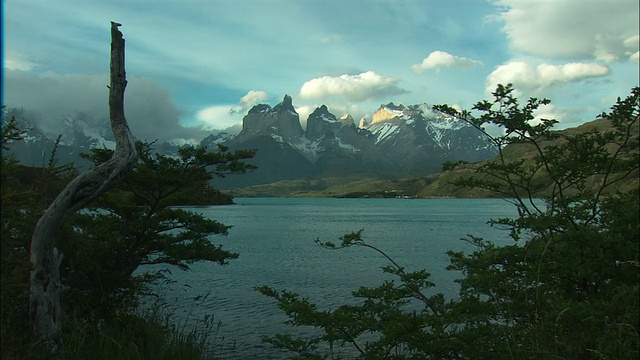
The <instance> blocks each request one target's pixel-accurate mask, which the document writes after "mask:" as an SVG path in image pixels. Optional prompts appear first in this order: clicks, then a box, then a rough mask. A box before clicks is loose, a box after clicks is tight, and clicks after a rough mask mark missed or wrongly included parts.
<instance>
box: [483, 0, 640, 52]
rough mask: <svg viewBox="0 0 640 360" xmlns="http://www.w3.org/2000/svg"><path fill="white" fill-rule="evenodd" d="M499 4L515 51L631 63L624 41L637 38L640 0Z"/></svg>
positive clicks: (516, 0)
mask: <svg viewBox="0 0 640 360" xmlns="http://www.w3.org/2000/svg"><path fill="white" fill-rule="evenodd" d="M496 4H497V5H500V6H504V10H503V11H502V12H500V14H499V15H498V17H499V19H501V20H502V21H503V22H504V24H505V25H504V27H503V31H504V32H505V33H506V34H507V37H508V40H509V45H510V47H511V48H512V49H513V50H515V51H518V52H522V53H524V54H528V55H534V56H540V57H549V58H574V59H596V60H599V61H605V62H612V61H616V60H626V59H628V58H629V55H631V54H627V51H629V50H628V48H627V47H626V46H625V41H626V40H628V39H629V38H631V37H633V36H637V35H638V18H639V14H638V3H637V0H616V1H587V2H585V1H584V0H563V1H523V0H500V1H497V2H496ZM636 46H637V45H636ZM635 51H637V49H636V50H635Z"/></svg>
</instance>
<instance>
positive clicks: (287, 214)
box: [162, 198, 516, 359]
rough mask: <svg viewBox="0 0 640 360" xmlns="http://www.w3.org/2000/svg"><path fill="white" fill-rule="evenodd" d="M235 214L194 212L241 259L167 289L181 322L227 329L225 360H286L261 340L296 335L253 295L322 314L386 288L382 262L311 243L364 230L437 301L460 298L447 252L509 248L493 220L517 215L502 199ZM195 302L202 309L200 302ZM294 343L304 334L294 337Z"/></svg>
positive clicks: (267, 208)
mask: <svg viewBox="0 0 640 360" xmlns="http://www.w3.org/2000/svg"><path fill="white" fill-rule="evenodd" d="M235 201H236V203H237V205H230V206H212V207H195V208H189V209H190V210H192V211H196V212H199V213H202V214H203V215H204V216H206V217H209V218H212V219H216V220H219V221H221V222H223V223H225V224H227V225H232V226H233V228H232V229H231V230H230V232H229V235H228V236H226V237H221V236H215V237H212V238H211V241H212V242H214V243H216V244H223V245H224V247H225V248H226V249H228V250H231V251H234V252H237V253H239V254H240V257H239V258H238V259H236V260H232V261H231V263H230V265H229V266H225V267H221V266H218V265H215V264H204V263H202V264H201V263H198V264H194V265H193V266H192V269H191V271H188V272H183V271H180V270H178V269H171V272H172V276H171V279H172V280H173V281H174V282H173V283H171V284H169V285H166V286H165V287H163V288H162V292H163V293H164V294H165V295H166V300H167V302H168V303H169V305H170V306H172V307H173V309H174V315H175V317H176V320H177V321H179V322H183V321H186V322H187V323H189V322H192V321H196V320H198V319H203V318H204V317H205V316H207V315H212V316H213V317H214V318H215V319H216V321H221V322H222V325H221V326H220V329H219V331H218V332H217V334H216V336H215V338H214V339H212V343H213V344H214V347H216V348H217V349H216V352H217V353H218V354H220V355H222V357H223V358H226V359H278V358H285V356H284V354H279V353H278V352H276V351H275V350H273V349H272V348H271V347H270V346H269V345H266V344H262V343H261V341H260V336H261V335H270V334H274V333H277V332H293V330H292V329H290V328H288V327H286V326H284V325H282V322H283V321H284V320H286V317H285V316H284V315H283V314H282V313H281V312H280V310H279V309H278V308H277V306H276V305H275V303H274V301H273V300H272V299H270V298H267V297H265V296H263V295H261V294H259V293H258V292H256V291H255V290H254V288H255V287H257V286H261V285H269V286H272V287H275V288H277V289H287V290H291V291H294V292H297V293H299V294H301V295H303V296H305V297H309V298H310V299H311V300H312V301H313V302H315V303H317V304H318V305H319V306H320V307H321V308H329V307H333V306H337V305H339V304H343V303H345V302H350V301H353V300H352V298H351V297H350V294H351V291H353V290H356V289H357V288H358V287H359V286H361V285H376V284H379V283H380V282H381V281H382V280H384V279H388V278H389V277H388V275H385V274H383V273H382V271H381V270H380V268H381V267H382V266H384V265H387V262H386V260H385V259H384V258H383V257H382V256H381V255H379V254H377V253H375V252H374V251H372V250H369V249H366V248H360V247H354V248H348V249H343V250H337V251H332V250H326V249H323V248H321V247H319V246H318V245H316V244H315V243H314V240H316V239H318V238H319V239H320V240H322V241H334V242H336V243H338V242H339V240H338V238H339V237H340V236H341V235H344V234H346V233H348V232H352V231H357V230H359V229H364V240H365V241H366V242H368V243H369V244H371V245H375V246H377V247H378V248H380V249H382V250H383V251H385V252H386V253H387V254H388V255H390V256H391V257H392V258H394V259H395V261H396V262H398V263H399V264H400V265H403V266H405V267H406V268H407V269H408V270H418V269H422V268H425V269H427V271H429V272H430V273H431V274H432V277H431V281H433V282H435V283H436V286H437V289H435V290H434V292H442V293H444V294H445V295H447V296H455V293H456V291H457V287H456V285H455V283H454V280H455V279H456V278H457V277H458V276H459V274H457V273H453V272H450V271H446V270H445V267H446V266H447V265H449V260H448V257H447V255H446V251H447V250H465V251H469V250H471V249H472V247H471V245H469V244H468V243H466V242H464V241H461V240H460V239H461V238H463V237H465V236H467V235H468V234H472V235H474V236H481V237H484V238H486V239H491V240H492V241H494V242H498V243H507V242H509V239H508V236H507V235H508V234H507V232H506V231H504V230H499V229H496V228H492V227H490V226H489V225H487V224H486V223H487V221H488V220H489V219H491V218H499V217H514V216H516V210H515V208H514V207H513V206H512V205H511V204H509V203H507V202H505V201H504V200H499V199H424V200H414V199H410V200H409V199H271V198H238V199H236V200H235ZM196 299H197V300H196ZM296 331H297V332H298V333H300V332H301V331H302V332H304V331H305V330H304V329H298V330H296Z"/></svg>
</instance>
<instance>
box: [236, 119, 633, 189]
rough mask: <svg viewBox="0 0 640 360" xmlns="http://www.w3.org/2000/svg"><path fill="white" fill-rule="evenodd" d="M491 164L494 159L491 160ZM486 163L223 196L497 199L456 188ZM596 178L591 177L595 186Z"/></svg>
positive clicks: (629, 183)
mask: <svg viewBox="0 0 640 360" xmlns="http://www.w3.org/2000/svg"><path fill="white" fill-rule="evenodd" d="M610 128H611V124H610V122H609V121H608V120H605V119H599V120H595V121H591V122H588V123H585V124H583V125H581V126H578V127H576V128H570V129H565V130H560V131H558V132H557V133H559V134H565V135H576V134H580V133H584V132H588V131H605V130H607V129H610ZM559 141H562V140H561V139H558V138H555V139H551V140H544V141H542V142H540V144H541V146H543V147H546V146H549V145H554V144H557V143H558V142H559ZM503 153H504V156H505V159H506V161H507V162H510V161H514V160H520V159H521V160H524V164H525V165H533V157H534V156H535V154H536V149H535V148H534V146H533V145H532V144H529V143H524V144H521V143H519V144H510V145H508V146H507V147H505V148H504V152H503ZM494 161H495V160H494ZM484 164H486V162H478V163H472V164H463V165H459V166H457V167H455V168H454V169H453V170H449V171H446V172H443V173H437V174H429V175H425V176H424V177H418V178H410V179H397V180H384V179H377V178H370V177H330V178H322V179H297V180H283V181H278V182H275V183H272V184H265V185H256V186H250V187H246V188H240V189H233V190H229V191H228V192H227V193H229V194H231V195H233V196H237V197H376V198H383V197H410V198H431V197H459V198H481V197H498V196H499V194H497V193H493V192H490V191H488V190H484V189H479V188H470V187H463V186H460V185H459V184H458V183H459V182H460V181H462V180H463V179H466V178H469V177H473V178H486V177H488V176H489V175H487V174H482V173H479V172H478V170H479V169H481V168H482V166H483V165H484ZM638 177H639V174H638V173H637V172H636V173H633V174H630V175H629V176H628V177H627V178H626V180H625V181H623V182H620V183H619V184H618V186H617V188H618V189H619V190H621V191H625V190H628V189H631V188H634V187H637V186H638ZM597 179H598V178H597V177H594V178H593V183H592V184H593V185H594V186H595V184H596V181H597ZM532 182H534V183H536V184H537V185H538V186H539V187H540V190H539V192H538V195H542V194H544V193H547V192H549V191H551V188H550V187H551V186H553V185H552V182H551V180H550V179H549V178H548V176H547V175H546V174H545V173H544V172H542V171H541V172H539V173H538V174H536V176H535V177H534V178H533V179H532Z"/></svg>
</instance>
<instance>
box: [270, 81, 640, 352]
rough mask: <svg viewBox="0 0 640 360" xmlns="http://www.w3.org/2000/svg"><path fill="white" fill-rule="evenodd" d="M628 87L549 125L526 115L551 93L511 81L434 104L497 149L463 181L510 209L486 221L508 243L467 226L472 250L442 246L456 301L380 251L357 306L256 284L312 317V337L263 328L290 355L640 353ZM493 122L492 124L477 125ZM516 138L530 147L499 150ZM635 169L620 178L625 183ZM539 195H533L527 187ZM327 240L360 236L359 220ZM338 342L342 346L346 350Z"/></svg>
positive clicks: (635, 100)
mask: <svg viewBox="0 0 640 360" xmlns="http://www.w3.org/2000/svg"><path fill="white" fill-rule="evenodd" d="M639 93H640V90H639V89H638V88H634V89H632V91H631V94H630V95H629V96H628V97H626V98H624V99H618V101H617V103H616V104H615V105H613V106H612V108H611V112H610V113H603V114H602V115H601V118H602V119H603V121H606V122H608V126H606V127H605V128H601V129H595V130H591V131H585V132H577V133H576V132H573V133H571V132H565V133H558V132H554V131H552V127H553V126H554V125H555V124H556V123H557V121H555V120H549V119H542V120H539V121H535V114H536V110H537V109H538V108H539V107H540V106H541V105H546V104H548V103H549V100H546V99H542V100H539V99H535V98H532V99H529V100H528V101H527V102H526V103H525V104H524V105H521V104H520V103H519V101H518V100H517V99H516V98H515V97H514V96H513V88H512V87H511V85H507V86H498V88H497V89H496V91H495V92H494V93H493V97H494V99H493V101H482V102H479V103H477V104H476V105H475V106H474V107H473V109H472V110H473V113H472V112H470V111H462V112H460V111H457V110H455V109H453V108H451V107H448V106H446V105H442V106H437V107H435V108H436V109H438V110H440V111H442V112H445V113H448V114H450V115H454V116H457V117H459V118H461V119H464V120H466V121H467V122H469V123H470V124H472V125H473V126H475V127H476V128H477V129H478V130H479V131H481V132H483V133H484V134H485V135H487V136H489V137H490V138H491V140H492V141H493V142H494V144H495V146H496V148H497V150H498V155H497V157H496V158H495V159H494V160H493V161H489V162H486V163H485V164H483V165H482V166H479V167H477V171H478V173H477V174H473V175H472V176H470V177H468V178H466V179H464V180H463V181H461V182H460V183H459V185H460V186H471V187H482V188H485V189H489V190H492V191H494V192H497V193H501V194H503V195H504V196H505V198H508V199H510V201H512V202H513V204H514V206H516V207H517V209H518V214H519V216H518V217H516V218H513V219H511V218H506V219H494V220H492V221H491V225H495V226H501V227H505V228H507V229H509V231H510V234H511V237H512V239H513V243H512V244H510V245H505V246H498V245H495V244H493V243H492V241H491V239H488V240H485V239H482V238H477V237H473V236H470V237H469V238H468V239H466V241H469V242H470V243H472V244H474V245H475V246H476V247H475V249H476V250H475V251H473V252H471V253H463V252H449V253H448V254H449V257H450V260H451V265H450V266H449V267H448V269H449V270H457V271H460V272H461V273H462V276H463V277H462V278H461V279H460V280H459V284H460V286H461V289H460V293H459V296H458V297H457V298H456V299H445V298H444V297H443V296H442V295H441V294H438V295H433V296H426V295H424V289H426V288H429V287H432V286H434V284H433V283H431V282H430V281H429V280H428V277H429V274H428V273H427V271H426V270H420V271H415V272H409V271H407V270H405V269H404V268H403V267H402V266H400V265H398V264H396V263H395V262H394V261H393V260H392V259H390V258H388V257H387V258H388V260H389V261H390V265H389V266H388V267H386V268H384V271H385V272H388V273H391V274H393V275H395V276H396V279H395V280H393V281H391V280H390V281H386V282H385V283H383V284H382V285H380V286H378V287H371V288H367V287H362V288H360V289H359V290H357V291H355V292H354V293H353V295H354V297H355V298H356V299H357V300H358V303H357V305H342V306H340V307H338V308H336V309H333V310H323V311H320V310H318V308H317V307H316V306H315V305H314V304H313V303H312V302H311V301H310V300H309V299H306V298H304V297H301V296H300V295H298V294H295V293H293V292H290V291H278V290H275V289H272V288H269V287H261V288H259V289H258V290H259V291H260V292H262V293H263V294H265V295H267V296H269V297H272V298H274V299H275V300H276V301H277V303H278V306H279V307H280V308H281V309H282V310H283V311H284V312H285V313H286V314H287V315H288V316H289V323H290V324H291V325H293V326H303V325H304V326H312V327H315V328H317V329H318V335H317V336H315V337H307V338H296V337H293V336H285V335H277V336H274V337H269V338H266V339H265V340H266V341H267V342H269V343H271V344H273V345H274V346H276V347H278V348H283V349H287V350H289V351H292V352H294V353H296V354H297V355H295V356H293V357H292V358H296V359H326V358H340V355H337V352H335V351H334V349H335V348H336V347H341V348H342V347H347V348H350V349H351V352H347V355H346V358H358V359H430V358H433V359H435V358H452V359H453V358H464V359H467V358H510V359H512V358H517V359H531V358H536V359H538V358H540V359H545V358H548V359H577V358H585V359H586V358H594V359H622V358H625V359H626V358H629V359H631V358H637V357H638V356H639V337H638V333H639V331H640V314H639V309H640V303H639V300H638V299H639V298H640V294H639V291H638V286H639V284H638V281H639V267H640V265H639V264H640V263H639V252H640V248H639V238H640V234H639V229H640V224H639V220H638V213H639V211H640V209H639V192H638V168H639V165H640V164H639V163H640V159H639V155H638V154H639V147H638V120H639V116H640V106H639ZM487 125H497V126H498V127H500V128H501V129H502V130H503V134H502V135H500V136H493V135H491V134H489V133H488V132H487V131H486V130H485V127H486V126H487ZM513 144H519V145H524V146H528V147H530V148H532V149H534V155H533V157H531V158H527V159H524V158H521V157H517V156H510V154H509V151H510V150H509V149H510V147H513V146H514V145H513ZM629 179H635V180H634V181H635V182H634V184H635V185H634V186H633V188H632V189H631V190H625V191H622V190H621V189H620V188H619V187H618V185H619V184H621V183H622V181H627V180H629ZM540 194H542V196H541V198H538V196H539V195H540ZM341 240H342V241H341V244H340V245H335V244H333V243H321V245H323V246H324V247H328V248H330V249H338V248H342V247H349V246H363V247H366V248H370V249H373V250H375V251H378V252H380V253H381V254H383V255H384V256H386V254H384V252H382V251H381V250H380V249H378V248H376V247H375V246H373V245H370V244H368V243H366V242H365V241H364V240H363V238H362V231H360V232H356V233H352V234H347V235H345V236H344V237H343V238H342V239H341ZM343 354H344V353H343Z"/></svg>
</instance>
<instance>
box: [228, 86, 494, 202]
mask: <svg viewBox="0 0 640 360" xmlns="http://www.w3.org/2000/svg"><path fill="white" fill-rule="evenodd" d="M362 125H364V126H356V125H355V123H354V121H353V118H352V117H351V116H350V115H348V114H347V115H344V116H342V117H341V118H337V117H336V116H335V115H334V114H332V113H330V112H329V109H328V108H327V107H326V106H324V105H322V106H320V107H318V108H316V109H315V111H314V112H313V113H311V115H309V118H308V120H307V128H306V130H303V129H302V127H301V126H300V121H299V115H298V114H297V112H296V111H295V108H294V107H293V104H292V99H291V97H290V96H288V95H285V97H284V99H283V100H282V102H281V103H279V104H278V105H276V106H274V107H273V108H272V107H270V106H269V105H266V104H260V105H256V106H254V107H253V108H252V109H251V110H249V113H248V114H247V115H246V116H245V117H244V119H243V126H242V131H241V132H240V134H238V135H237V136H235V137H234V138H232V139H230V140H229V141H227V142H225V144H226V145H228V146H230V147H231V148H232V149H242V148H245V149H247V148H248V149H257V150H258V152H257V155H256V157H255V159H253V163H254V164H255V165H257V166H258V169H257V170H256V171H254V172H252V173H251V174H245V175H242V176H241V177H234V178H233V179H226V180H225V179H223V180H221V181H217V182H216V184H217V186H219V187H221V188H227V189H228V188H232V187H243V186H247V185H255V184H265V183H269V182H273V181H278V180H285V179H299V178H318V177H326V176H354V175H358V176H361V177H362V176H365V177H380V178H400V177H406V176H415V175H424V174H428V173H433V172H437V171H439V170H440V168H441V164H442V163H443V162H446V161H452V160H465V161H477V160H483V159H489V158H491V157H493V156H494V155H495V151H494V150H493V148H492V147H491V146H490V144H489V141H488V139H486V138H485V137H484V135H482V134H481V133H480V132H478V131H477V130H476V129H474V128H473V127H472V126H471V125H469V124H467V123H466V122H464V121H462V120H459V119H456V118H453V117H450V116H446V115H444V114H442V113H439V112H436V111H433V110H432V109H431V108H430V107H429V106H427V105H426V104H420V105H412V106H409V107H405V106H403V105H398V106H396V105H394V104H393V103H390V104H387V105H382V106H380V108H379V109H378V110H377V111H376V112H375V113H374V115H373V121H372V123H371V124H368V125H367V124H362Z"/></svg>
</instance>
